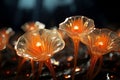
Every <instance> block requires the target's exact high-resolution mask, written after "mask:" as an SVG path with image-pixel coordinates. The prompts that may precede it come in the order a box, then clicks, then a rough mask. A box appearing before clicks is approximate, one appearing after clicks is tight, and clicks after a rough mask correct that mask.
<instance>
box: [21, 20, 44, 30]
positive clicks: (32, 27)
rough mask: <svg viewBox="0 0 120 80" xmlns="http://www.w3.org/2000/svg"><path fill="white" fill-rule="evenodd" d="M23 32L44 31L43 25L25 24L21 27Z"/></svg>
mask: <svg viewBox="0 0 120 80" xmlns="http://www.w3.org/2000/svg"><path fill="white" fill-rule="evenodd" d="M21 28H22V30H23V31H25V32H26V31H31V30H37V29H44V28H45V25H44V24H43V23H41V22H38V21H36V22H27V23H25V24H24V25H23V26H22V27H21Z"/></svg>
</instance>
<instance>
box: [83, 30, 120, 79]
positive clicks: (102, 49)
mask: <svg viewBox="0 0 120 80" xmlns="http://www.w3.org/2000/svg"><path fill="white" fill-rule="evenodd" d="M82 41H83V42H84V43H85V44H86V45H87V47H88V48H89V50H90V52H91V53H90V55H91V61H90V68H89V70H88V73H87V75H88V78H89V79H91V80H92V79H93V78H94V77H95V75H96V74H97V73H98V71H99V68H100V66H101V63H102V55H105V54H107V53H109V52H111V51H114V50H117V49H119V47H120V39H119V38H118V35H117V34H116V33H115V32H113V31H111V30H109V29H95V30H94V31H93V32H91V33H90V34H88V35H86V36H84V38H83V40H82ZM98 60H99V61H100V64H99V66H98V67H99V68H98V70H96V71H94V67H95V64H96V62H97V61H98ZM94 72H95V73H94Z"/></svg>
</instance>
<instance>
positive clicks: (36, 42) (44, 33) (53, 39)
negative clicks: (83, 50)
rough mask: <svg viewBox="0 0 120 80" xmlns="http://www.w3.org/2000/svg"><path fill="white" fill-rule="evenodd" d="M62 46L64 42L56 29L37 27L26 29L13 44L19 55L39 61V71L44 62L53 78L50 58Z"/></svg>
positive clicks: (53, 73)
mask: <svg viewBox="0 0 120 80" xmlns="http://www.w3.org/2000/svg"><path fill="white" fill-rule="evenodd" d="M64 46H65V43H64V41H63V39H62V38H61V35H60V34H59V33H58V31H57V30H48V29H39V30H33V31H28V32H26V33H25V34H24V35H23V36H21V37H20V38H19V39H18V41H17V43H16V45H15V50H16V51H17V54H18V55H19V56H21V57H24V58H27V59H31V60H33V61H39V62H40V73H41V69H42V66H43V64H44V63H45V64H46V65H47V67H48V68H49V70H50V71H51V73H52V75H53V78H54V79H56V78H55V72H54V69H53V67H52V64H51V62H50V58H51V57H52V56H53V55H54V54H55V53H57V52H58V51H60V50H62V49H63V48H64Z"/></svg>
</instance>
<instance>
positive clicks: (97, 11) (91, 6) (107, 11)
mask: <svg viewBox="0 0 120 80" xmlns="http://www.w3.org/2000/svg"><path fill="white" fill-rule="evenodd" d="M44 1H45V0H36V4H35V6H34V7H33V8H31V9H21V8H19V7H18V5H19V0H1V1H0V27H12V28H13V29H14V30H16V31H17V30H20V27H21V25H23V24H24V23H26V22H30V21H40V22H42V23H44V24H45V25H46V28H51V27H54V26H57V27H58V25H59V23H61V22H63V21H64V20H65V18H67V17H69V16H75V15H83V16H87V17H89V18H91V19H93V20H94V22H95V25H96V27H99V28H102V27H105V28H111V29H114V30H116V29H118V28H119V25H120V24H119V23H120V19H119V18H120V16H119V15H120V14H119V13H120V12H119V4H117V3H118V2H117V1H116V0H110V1H106V2H105V0H67V1H71V2H70V3H67V2H65V1H66V0H46V2H47V1H51V2H48V3H49V4H47V5H51V4H52V5H54V4H56V3H54V1H56V2H57V1H58V3H60V4H58V6H55V7H54V9H53V10H50V9H49V8H50V6H49V7H48V9H46V7H45V6H44V4H43V3H44ZM52 1H53V2H52ZM27 3H29V2H27ZM64 3H66V4H64Z"/></svg>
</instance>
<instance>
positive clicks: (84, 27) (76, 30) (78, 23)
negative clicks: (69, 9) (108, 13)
mask: <svg viewBox="0 0 120 80" xmlns="http://www.w3.org/2000/svg"><path fill="white" fill-rule="evenodd" d="M59 29H60V30H63V31H64V32H66V33H67V34H68V35H69V36H70V37H73V36H76V37H78V36H80V37H81V36H83V35H84V34H87V33H89V32H91V31H92V30H93V29H94V21H93V20H92V19H89V18H87V17H85V16H72V17H68V18H66V19H65V21H64V22H62V23H60V24H59Z"/></svg>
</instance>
